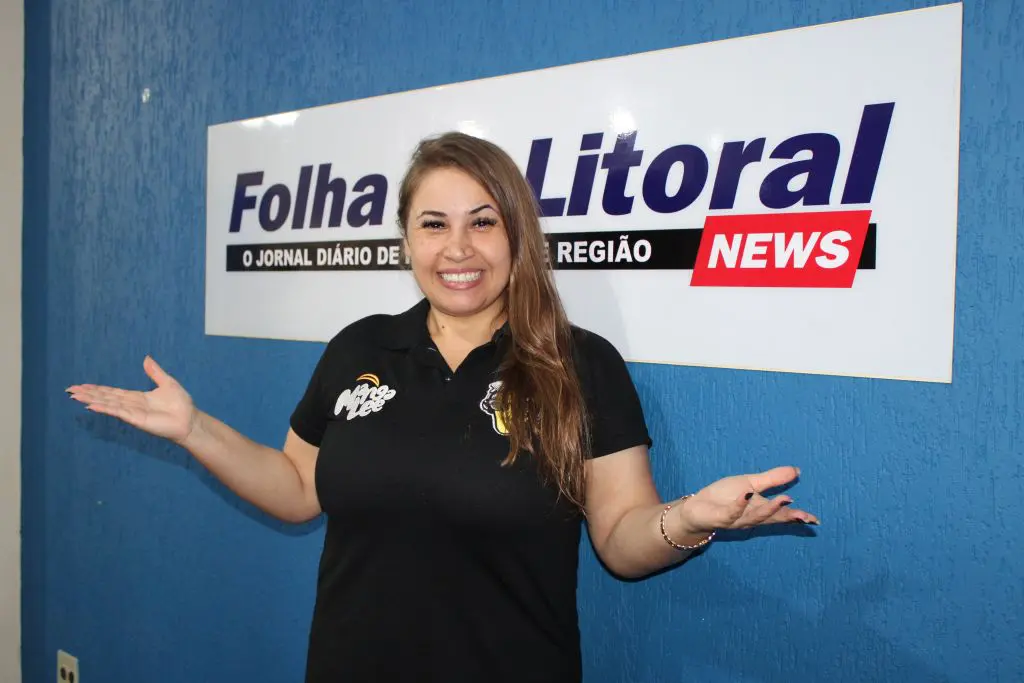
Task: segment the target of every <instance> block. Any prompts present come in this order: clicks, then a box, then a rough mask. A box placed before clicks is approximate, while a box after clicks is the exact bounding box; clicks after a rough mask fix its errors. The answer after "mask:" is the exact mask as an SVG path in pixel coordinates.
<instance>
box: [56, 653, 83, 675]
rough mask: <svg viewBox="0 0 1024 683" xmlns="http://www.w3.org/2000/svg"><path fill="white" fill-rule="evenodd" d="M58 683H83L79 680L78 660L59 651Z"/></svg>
mask: <svg viewBox="0 0 1024 683" xmlns="http://www.w3.org/2000/svg"><path fill="white" fill-rule="evenodd" d="M57 683H82V681H81V679H79V678H78V658H77V657H72V656H71V655H69V654H68V653H67V652H64V650H57Z"/></svg>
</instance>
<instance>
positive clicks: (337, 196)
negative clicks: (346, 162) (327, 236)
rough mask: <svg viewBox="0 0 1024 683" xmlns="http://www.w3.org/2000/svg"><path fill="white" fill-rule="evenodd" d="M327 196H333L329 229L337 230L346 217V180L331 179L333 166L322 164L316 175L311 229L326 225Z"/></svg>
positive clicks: (310, 222)
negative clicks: (344, 216)
mask: <svg viewBox="0 0 1024 683" xmlns="http://www.w3.org/2000/svg"><path fill="white" fill-rule="evenodd" d="M327 195H330V196H331V217H330V219H329V220H328V222H327V227H329V228H336V227H338V226H339V225H341V217H342V216H343V215H345V213H344V212H345V179H344V178H334V179H332V178H331V165H330V164H320V170H319V171H318V172H317V175H316V191H315V192H314V193H313V215H312V217H311V218H310V220H309V227H311V228H319V227H321V226H322V225H323V224H324V208H325V204H326V203H327Z"/></svg>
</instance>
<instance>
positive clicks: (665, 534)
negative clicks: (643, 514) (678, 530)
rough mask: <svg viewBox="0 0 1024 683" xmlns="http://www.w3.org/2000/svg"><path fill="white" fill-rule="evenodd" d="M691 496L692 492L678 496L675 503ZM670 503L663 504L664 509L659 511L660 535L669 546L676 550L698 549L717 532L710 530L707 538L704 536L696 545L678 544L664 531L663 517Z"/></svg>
mask: <svg viewBox="0 0 1024 683" xmlns="http://www.w3.org/2000/svg"><path fill="white" fill-rule="evenodd" d="M692 497H693V494H692V493H691V494H688V495H685V496H683V497H682V498H680V499H679V500H678V501H676V502H677V503H682V502H683V501H684V500H686V499H687V498H692ZM672 505H673V504H672V503H669V504H668V505H666V506H665V509H664V510H662V511H661V537H662V538H664V539H665V542H666V543H668V544H669V545H670V546H672V547H673V548H675V549H676V550H698V549H700V548H703V547H704V546H706V545H707V544H708V543H710V542H711V539H712V538H714V537H715V534H716V533H718V532H717V531H712V532H711V533H710V534H709V535H708V537H707V538H705V539H704V540H703V541H701V542H700V543H698V544H696V545H679V544H678V543H676V542H675V541H673V540H672V539H671V538H669V537H668V532H667V531H665V517H666V516H667V515H668V511H669V510H671V509H672Z"/></svg>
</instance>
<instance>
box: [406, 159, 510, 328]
mask: <svg viewBox="0 0 1024 683" xmlns="http://www.w3.org/2000/svg"><path fill="white" fill-rule="evenodd" d="M406 225H407V229H406V249H407V253H408V254H409V257H410V261H411V265H412V271H413V274H414V275H415V277H416V281H417V283H418V284H419V286H420V289H422V290H423V293H424V295H425V296H426V297H427V299H428V300H429V301H430V303H431V305H432V306H433V307H434V308H435V309H437V310H438V311H439V312H442V313H444V314H447V315H451V316H471V315H475V314H477V313H482V312H484V311H493V309H495V308H497V307H500V306H501V305H502V298H503V295H504V293H505V288H506V287H507V286H508V281H509V274H510V273H511V269H512V254H511V249H510V246H509V241H508V233H507V232H506V231H505V222H504V220H502V216H501V215H500V214H499V213H498V203H497V202H496V201H494V198H493V197H491V195H490V194H489V193H488V192H487V190H485V189H484V187H483V186H482V185H480V184H479V183H478V182H476V181H475V180H473V178H471V177H470V176H468V175H466V174H465V173H463V172H462V171H459V170H457V169H450V168H442V169H435V170H433V171H429V172H428V173H427V174H426V175H425V176H424V177H423V179H422V180H421V181H420V184H419V187H418V188H417V190H416V192H415V193H414V194H413V196H412V198H411V200H410V202H409V215H408V217H407V219H406Z"/></svg>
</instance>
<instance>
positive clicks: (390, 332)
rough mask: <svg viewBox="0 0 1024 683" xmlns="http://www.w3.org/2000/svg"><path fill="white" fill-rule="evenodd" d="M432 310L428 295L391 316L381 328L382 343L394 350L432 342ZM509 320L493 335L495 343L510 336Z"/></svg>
mask: <svg viewBox="0 0 1024 683" xmlns="http://www.w3.org/2000/svg"><path fill="white" fill-rule="evenodd" d="M429 312H430V301H428V300H427V298H426V297H424V298H423V299H420V301H419V302H418V303H417V304H416V305H415V306H413V307H412V308H410V309H408V310H406V311H404V312H402V313H399V314H398V315H394V316H391V318H390V320H388V323H387V324H386V325H385V326H384V328H383V329H382V330H381V338H380V342H381V344H382V345H383V346H384V347H385V348H387V349H390V350H392V351H404V350H408V349H412V348H414V347H416V346H419V345H420V344H430V343H431V340H430V332H428V330H427V313H429ZM510 336H511V335H510V330H509V325H508V321H507V320H506V321H505V322H504V323H503V324H502V326H501V327H499V328H498V329H497V330H496V331H495V332H494V336H492V337H491V341H492V342H493V343H498V342H500V341H502V340H503V339H504V338H505V337H510Z"/></svg>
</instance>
